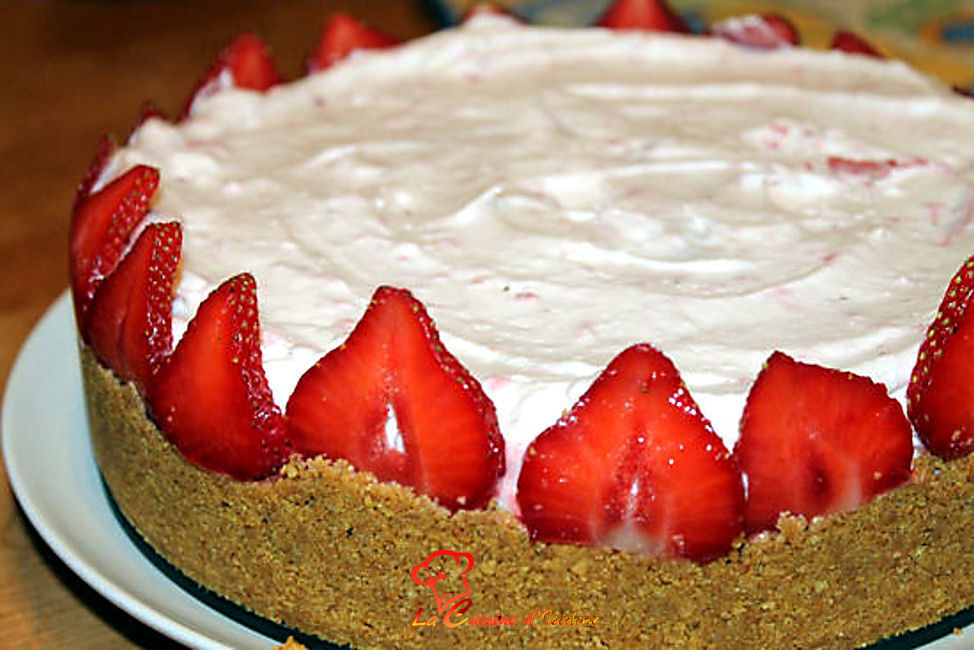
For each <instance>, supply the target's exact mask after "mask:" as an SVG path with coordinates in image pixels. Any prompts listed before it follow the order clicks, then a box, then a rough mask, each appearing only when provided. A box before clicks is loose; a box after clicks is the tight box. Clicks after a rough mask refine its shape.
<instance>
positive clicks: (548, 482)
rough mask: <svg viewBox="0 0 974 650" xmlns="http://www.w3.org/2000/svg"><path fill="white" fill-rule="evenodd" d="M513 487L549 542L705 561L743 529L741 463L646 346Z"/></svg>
mask: <svg viewBox="0 0 974 650" xmlns="http://www.w3.org/2000/svg"><path fill="white" fill-rule="evenodd" d="M517 488H518V491H517V500H518V505H519V506H520V509H521V520H522V521H523V522H524V524H525V525H526V526H527V528H528V530H529V531H530V533H531V537H532V538H534V539H538V540H542V541H547V542H572V543H577V544H591V545H604V546H611V547H614V548H620V549H624V550H629V551H633V552H638V553H644V554H647V555H651V556H662V557H686V558H690V559H692V560H696V561H697V562H708V561H710V560H712V559H714V558H717V557H720V556H721V555H724V554H725V553H726V552H727V551H728V550H729V549H730V547H731V544H732V542H733V541H734V539H735V538H736V537H737V536H738V535H740V533H741V530H742V520H743V510H744V488H743V485H742V482H741V473H740V470H739V469H738V467H737V463H736V462H735V461H734V459H733V457H732V456H731V454H730V453H729V452H728V451H727V449H726V448H725V447H724V444H723V443H722V442H721V440H720V438H718V437H717V435H716V434H715V433H714V431H713V429H712V428H711V427H710V424H709V423H708V422H707V420H706V419H705V418H704V416H703V415H702V414H701V413H700V410H699V409H698V408H697V405H696V403H695V402H694V401H693V398H692V397H691V396H690V394H689V392H688V391H687V389H686V386H685V385H684V384H683V382H682V381H681V379H680V375H679V373H678V372H677V370H676V368H675V367H674V366H673V363H672V362H671V361H670V360H669V359H667V358H666V357H665V356H664V355H663V354H662V353H660V352H658V351H657V350H656V349H654V348H653V347H652V346H650V345H646V344H641V345H635V346H632V347H630V348H628V349H626V350H625V351H623V352H622V353H621V354H620V355H619V356H617V357H616V358H615V359H613V360H612V362H611V363H610V364H609V365H608V367H607V368H606V369H605V370H604V371H603V372H602V374H601V375H599V377H598V378H597V379H596V380H595V382H594V383H593V384H592V386H591V388H589V390H588V392H586V393H585V394H584V395H583V396H582V397H581V398H580V399H579V400H578V402H577V403H576V404H575V405H574V406H573V407H572V409H571V411H569V412H568V413H566V414H565V415H563V416H562V418H561V419H560V420H559V421H558V422H557V423H556V424H555V425H554V426H552V427H550V428H549V429H547V430H545V431H544V432H543V433H542V434H541V435H539V436H538V437H537V438H536V439H535V440H534V442H532V443H531V445H530V446H529V447H528V449H527V452H526V454H525V456H524V465H523V467H522V468H521V475H520V478H519V479H518V486H517Z"/></svg>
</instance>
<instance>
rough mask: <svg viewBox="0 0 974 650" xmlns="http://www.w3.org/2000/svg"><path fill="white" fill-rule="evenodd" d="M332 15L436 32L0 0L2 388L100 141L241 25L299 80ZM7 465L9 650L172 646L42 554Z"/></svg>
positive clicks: (168, 104) (294, 13) (410, 11)
mask: <svg viewBox="0 0 974 650" xmlns="http://www.w3.org/2000/svg"><path fill="white" fill-rule="evenodd" d="M337 10H344V11H349V12H351V13H353V14H354V15H356V16H357V17H359V18H360V19H362V20H365V21H366V22H369V23H370V24H372V25H374V26H376V27H378V28H380V29H382V30H384V31H387V32H389V33H392V34H395V35H397V36H400V37H403V38H409V37H414V36H418V35H421V34H423V33H426V32H429V31H431V30H433V29H434V28H435V22H434V19H433V17H432V15H431V14H430V13H429V12H428V10H427V8H426V5H425V4H424V3H422V2H420V0H389V1H382V2H379V1H376V0H372V1H365V2H361V1H360V2H355V1H354V0H349V1H347V2H340V1H337V0H330V1H329V0H319V1H310V0H303V1H297V0H286V1H282V0H277V1H276V2H269V1H268V2H253V1H247V2H239V1H237V2H230V1H223V2H190V1H187V0H183V1H169V2H148V1H144V0H143V1H138V2H135V1H130V2H105V1H102V2H91V1H88V2H81V1H73V2H64V1H60V2H54V1H47V2H40V1H34V2H11V1H9V0H7V1H5V2H0V389H2V388H3V387H4V386H5V385H6V380H7V376H8V374H9V372H10V368H11V365H12V364H13V361H14V358H15V356H16V354H17V351H18V350H19V348H20V346H21V344H22V343H23V341H24V338H25V337H26V336H27V334H28V333H29V332H30V330H31V328H32V327H33V326H34V324H35V323H36V322H37V320H38V318H40V316H41V315H42V314H43V312H44V310H45V309H46V308H47V307H48V306H49V305H50V304H51V302H52V301H54V299H55V298H56V297H57V296H58V294H60V293H61V292H62V291H63V290H64V289H65V288H66V286H67V264H66V261H67V257H66V250H67V232H68V211H69V208H70V205H71V202H72V199H73V196H74V190H75V186H76V184H77V182H78V180H79V179H80V178H81V175H82V173H83V172H84V170H85V169H86V168H87V165H88V162H89V160H90V159H91V156H92V154H93V152H94V149H95V145H96V144H97V142H98V140H99V138H100V136H101V135H102V134H104V133H114V134H116V135H117V136H118V137H120V138H124V136H125V134H126V133H127V131H128V129H129V127H130V125H131V124H132V122H133V120H134V118H135V116H136V113H137V112H138V108H139V106H140V105H141V103H142V102H143V100H146V99H152V100H153V101H154V102H155V103H156V104H157V105H158V106H159V107H161V108H162V109H163V110H164V111H166V112H167V113H168V114H170V115H172V114H175V113H176V112H178V111H179V109H180V108H181V107H182V104H183V102H184V101H185V98H186V95H187V93H188V91H189V89H190V88H191V87H192V85H193V82H194V81H195V80H196V78H197V77H198V76H199V75H200V74H202V72H203V71H204V69H205V68H206V67H207V65H208V64H209V63H210V61H211V60H212V58H213V56H215V54H216V53H217V52H218V51H219V50H220V48H221V47H222V46H223V45H225V44H226V43H227V42H229V41H230V40H231V39H232V38H233V37H234V36H235V35H236V34H238V33H240V32H242V31H253V32H256V33H257V34H259V35H260V36H261V37H262V38H264V40H265V41H266V42H267V43H268V44H269V45H270V47H271V49H272V51H273V52H274V55H275V58H276V59H277V62H278V64H279V66H280V67H281V69H282V71H283V72H284V73H285V75H287V76H289V77H290V76H297V75H298V74H300V72H301V69H302V64H303V60H304V57H305V55H306V54H307V53H308V52H309V50H310V49H311V48H312V47H313V45H314V42H315V39H316V38H317V35H318V32H319V29H320V26H321V25H322V23H323V22H324V20H325V18H326V17H327V16H329V15H330V14H331V13H332V12H333V11H337ZM0 473H2V474H3V476H2V479H0V622H2V625H0V648H69V647H70V648H75V649H82V648H128V647H152V648H157V647H172V646H173V645H174V644H172V643H171V642H169V641H168V640H167V639H165V638H163V637H162V636H160V635H158V634H157V633H155V632H154V631H152V630H151V629H149V628H147V627H145V626H143V625H141V624H140V623H139V622H138V621H136V620H135V619H133V618H131V617H129V616H128V615H126V614H125V613H124V612H122V611H121V610H119V609H117V608H116V607H114V606H113V605H112V604H111V603H109V602H108V601H106V600H105V599H103V598H102V597H100V596H99V595H98V594H97V593H96V592H95V591H93V590H92V589H91V588H89V587H88V586H87V585H85V584H84V583H83V582H82V581H81V580H80V579H78V578H77V577H75V576H74V575H73V574H72V573H71V571H70V570H69V569H67V568H66V567H65V566H64V565H63V564H62V563H61V562H60V561H59V560H58V559H57V558H56V557H55V556H54V555H53V553H52V552H51V551H50V550H49V549H47V547H46V546H45V545H44V543H43V542H42V541H40V540H39V539H38V537H37V535H36V533H34V531H33V530H32V529H31V527H30V525H29V524H28V523H27V522H26V520H25V518H24V515H23V513H22V512H21V511H20V510H19V508H18V507H17V505H16V502H15V500H14V497H13V495H12V493H11V491H10V487H9V484H8V483H7V480H6V473H5V472H4V470H3V468H0Z"/></svg>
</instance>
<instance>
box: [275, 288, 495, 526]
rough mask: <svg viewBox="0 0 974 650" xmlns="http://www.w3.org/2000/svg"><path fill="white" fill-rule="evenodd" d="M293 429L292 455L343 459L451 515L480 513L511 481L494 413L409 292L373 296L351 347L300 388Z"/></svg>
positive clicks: (293, 403) (291, 404) (321, 364)
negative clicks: (500, 484) (500, 485)
mask: <svg viewBox="0 0 974 650" xmlns="http://www.w3.org/2000/svg"><path fill="white" fill-rule="evenodd" d="M287 422H288V429H289V437H290V438H291V440H292V441H293V443H294V449H295V451H297V452H299V453H301V454H304V455H305V456H317V455H320V454H324V455H325V456H328V457H330V458H344V459H346V460H348V461H349V462H350V463H352V465H354V466H355V467H357V468H358V469H360V470H365V471H369V472H372V473H373V474H375V475H376V477H377V478H378V479H379V480H380V481H395V482H397V483H399V484H401V485H407V486H411V487H412V488H414V489H415V490H416V491H417V492H418V493H420V494H426V495H429V496H430V497H431V498H433V499H435V500H436V501H438V502H439V503H440V504H442V505H443V506H445V507H447V508H449V509H451V510H456V509H458V508H480V507H483V506H484V505H485V504H486V503H487V502H488V501H489V500H490V498H491V497H492V496H493V494H494V490H495V485H496V482H497V478H498V477H499V476H500V475H501V474H503V472H504V439H503V438H502V437H501V434H500V431H499V430H498V428H497V417H496V415H495V413H494V405H493V404H492V403H491V401H490V399H488V398H487V396H486V395H485V394H484V392H483V390H482V389H481V387H480V384H479V383H478V382H477V380H476V379H474V378H473V377H472V376H471V375H470V374H469V373H468V372H467V371H466V369H464V367H463V366H461V365H460V362H459V361H457V360H456V358H455V357H454V356H453V355H452V354H450V353H449V352H448V351H447V350H446V348H444V347H443V344H442V343H441V342H440V339H439V335H438V334H437V331H436V327H435V326H434V324H433V321H432V320H431V319H430V317H429V316H428V315H427V313H426V310H425V309H424V308H423V305H422V304H421V303H420V302H419V301H418V300H416V299H415V298H414V297H413V296H412V295H411V294H410V293H409V292H408V291H406V290H405V289H394V288H392V287H379V289H377V290H376V292H375V294H374V295H373V296H372V301H371V303H370V304H369V308H368V309H367V310H366V312H365V315H364V316H363V317H362V319H361V320H360V321H359V323H358V325H356V326H355V329H354V330H353V331H352V333H351V335H349V337H348V339H347V340H346V341H345V343H343V344H342V345H341V346H339V347H338V348H336V349H334V350H332V351H331V352H329V353H328V354H326V355H325V356H324V357H322V358H321V359H320V360H319V361H318V363H316V364H315V365H314V366H312V367H311V368H310V369H309V370H308V371H307V372H306V373H305V374H304V376H302V377H301V379H300V380H299V381H298V385H297V387H296V388H295V389H294V393H293V394H292V395H291V399H290V401H288V404H287Z"/></svg>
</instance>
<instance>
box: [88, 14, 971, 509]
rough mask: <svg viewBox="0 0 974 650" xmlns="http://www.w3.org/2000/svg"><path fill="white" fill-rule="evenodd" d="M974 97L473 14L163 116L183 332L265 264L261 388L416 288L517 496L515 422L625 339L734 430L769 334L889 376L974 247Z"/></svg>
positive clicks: (544, 420)
mask: <svg viewBox="0 0 974 650" xmlns="http://www.w3.org/2000/svg"><path fill="white" fill-rule="evenodd" d="M972 132H974V104H971V103H970V101H969V100H966V99H964V98H960V97H957V96H955V95H954V94H953V93H951V92H950V91H949V89H947V88H945V87H943V86H941V85H939V84H937V83H936V82H934V81H931V80H929V79H927V78H925V77H923V76H921V75H919V74H917V73H916V72H914V71H912V70H911V69H910V68H908V67H907V66H906V65H904V64H901V63H898V62H893V61H881V60H876V59H871V58H867V57H860V56H850V55H846V54H843V53H841V52H827V53H824V52H812V51H808V50H804V49H800V48H784V49H780V50H775V51H756V50H754V49H748V48H744V47H740V46H737V45H734V44H732V43H728V42H726V41H724V40H721V39H714V38H705V37H692V36H680V35H669V34H643V33H616V32H608V31H605V30H599V29H586V30H557V29H544V28H532V27H527V26H523V25H520V24H518V23H516V22H514V21H511V20H507V19H504V18H501V17H497V16H478V17H477V18H475V19H474V20H472V21H471V22H470V23H468V24H467V25H466V26H464V27H463V28H460V29H457V30H450V31H445V32H440V33H437V34H434V35H432V36H429V37H426V38H424V39H420V40H417V41H414V42H411V43H408V44H405V45H403V46H401V47H399V48H396V49H394V50H391V51H382V52H360V53H357V54H356V55H354V56H353V57H352V58H351V59H349V60H347V61H344V62H342V63H341V64H339V65H336V66H334V67H333V68H330V69H329V70H327V71H324V72H321V73H317V74H312V75H310V76H309V77H307V78H305V79H302V80H300V81H297V82H295V83H292V84H287V85H283V86H278V87H275V88H273V89H272V90H270V91H269V92H268V93H266V94H260V93H255V92H251V91H245V90H238V89H234V88H221V89H219V90H217V91H215V92H214V93H213V94H212V95H209V96H206V97H201V98H199V99H198V100H197V101H196V102H194V104H193V108H192V112H191V114H190V116H189V117H188V118H187V119H186V120H185V121H183V122H182V123H180V124H177V125H173V124H170V123H167V122H164V121H161V120H156V119H150V120H148V121H147V122H146V123H145V124H144V125H143V126H142V127H141V128H140V129H139V130H138V131H136V133H135V134H134V136H133V138H132V139H131V141H130V143H129V144H128V145H127V146H126V147H125V148H123V149H121V150H120V151H119V152H118V153H117V154H116V155H115V156H114V158H113V160H112V162H111V164H110V165H109V166H108V168H107V169H106V171H105V173H104V174H103V177H102V179H101V181H100V182H101V184H104V183H105V182H107V181H108V180H109V179H111V178H113V177H115V176H117V175H118V174H120V173H121V172H123V171H124V170H126V169H128V168H130V167H131V166H133V165H135V164H137V163H143V164H147V165H151V166H154V167H157V168H158V169H159V170H160V171H161V179H162V180H161V184H160V189H159V191H158V194H157V202H156V204H155V205H154V207H153V212H152V219H153V220H157V221H166V220H172V219H178V220H179V221H181V222H182V226H183V233H184V234H183V260H184V266H183V270H182V275H181V279H180V282H179V285H178V289H177V296H176V301H175V305H174V318H175V321H176V322H175V330H176V331H175V337H176V340H178V339H179V337H180V336H181V334H182V332H183V330H184V329H185V327H186V323H187V322H188V321H189V320H190V319H191V318H192V316H193V315H194V314H195V312H196V309H197V307H198V305H199V304H200V303H201V302H202V301H203V299H204V298H205V297H206V296H207V295H208V294H209V292H210V291H212V290H213V289H214V288H215V287H217V286H219V285H220V284H221V282H223V281H224V280H226V279H227V278H229V277H231V276H234V275H236V274H238V273H240V272H243V271H249V272H250V273H252V274H253V275H254V277H255V278H256V280H257V285H258V291H259V302H260V312H261V313H260V318H261V327H262V332H263V339H262V346H261V347H262V350H263V356H264V363H265V367H266V371H267V375H268V378H269V381H270V385H271V388H272V390H273V393H274V399H275V401H276V402H277V403H278V404H279V405H283V404H284V403H285V402H286V401H287V399H288V396H289V395H290V394H291V392H292V390H293V388H294V385H295V383H296V382H297V380H298V378H299V377H300V376H301V375H302V374H303V373H304V372H305V371H306V370H307V369H308V368H309V367H310V366H311V365H312V364H314V362H315V361H316V360H317V359H318V358H319V357H320V356H321V355H322V354H324V353H325V352H327V351H328V350H330V349H332V348H333V347H335V346H336V345H338V344H339V343H340V342H341V341H343V340H344V339H345V337H346V336H347V335H348V333H349V331H350V330H351V329H352V327H353V325H354V324H355V322H356V321H357V320H358V319H359V318H360V317H361V316H362V314H363V312H364V311H365V309H366V306H367V304H368V301H369V298H370V296H371V295H372V293H373V291H374V290H375V288H376V287H377V286H380V285H387V284H388V285H395V286H401V287H408V288H409V289H410V290H411V291H412V292H413V294H414V295H415V296H416V298H418V299H419V300H420V301H422V303H423V304H425V305H426V307H427V309H428V311H429V314H430V316H431V317H432V318H433V319H434V320H435V321H436V324H437V327H438V329H439V331H440V333H441V336H442V340H443V342H444V344H445V345H446V346H447V348H448V349H449V350H450V351H451V352H453V354H454V355H456V357H457V358H458V359H459V360H460V362H461V363H463V364H464V365H465V366H466V367H467V368H469V370H470V371H471V373H472V374H473V376H474V377H476V378H478V379H479V380H480V381H481V382H482V384H483V387H484V390H485V392H486V393H487V395H488V396H489V397H490V398H491V399H492V400H493V402H494V404H495V406H496V409H497V415H498V419H499V423H500V429H501V432H502V433H503V435H504V437H505V439H506V441H507V454H508V459H507V466H508V472H507V475H506V477H505V479H504V483H503V485H502V486H501V498H502V501H504V502H507V503H510V502H511V501H512V496H511V495H512V492H513V487H514V485H515V484H516V481H517V475H518V471H519V468H520V465H521V457H522V455H523V453H524V450H525V448H526V447H527V445H528V443H529V442H530V441H531V440H532V439H533V438H534V437H535V436H537V435H538V434H539V433H540V432H541V431H542V430H544V429H545V428H547V427H549V426H550V425H552V424H553V423H554V422H555V421H556V420H557V419H558V418H559V416H560V415H561V414H562V412H563V411H564V410H565V409H567V408H569V407H570V406H571V405H572V404H573V403H574V402H575V400H576V399H577V398H578V397H579V395H580V394H581V393H582V392H583V391H585V389H587V388H588V386H589V385H590V384H591V382H592V380H593V378H594V377H595V376H596V375H597V374H598V373H599V372H600V371H601V370H602V369H603V368H604V367H605V366H606V364H607V363H608V362H609V360H611V359H612V358H613V357H614V356H615V355H616V354H618V353H619V352H620V351H621V350H623V349H625V348H627V347H628V346H630V345H632V344H633V343H637V342H649V343H651V344H653V345H654V346H655V347H656V348H658V349H659V350H662V351H664V352H665V354H666V355H667V356H668V357H669V358H671V359H672V360H673V362H674V363H675V364H676V366H677V367H678V368H679V370H680V373H681V374H682V377H683V379H684V380H685V381H686V384H687V386H688V387H689V390H690V392H691V394H692V395H693V397H694V398H695V399H696V401H697V403H698V404H699V406H700V408H701V410H702V412H703V413H704V414H705V415H706V416H707V417H708V418H709V419H710V421H711V422H712V423H713V426H714V429H715V430H716V432H717V433H718V434H719V435H720V436H721V437H722V438H723V440H724V441H725V444H726V445H727V447H728V448H731V447H732V446H733V444H734V441H735V440H736V438H737V430H738V423H739V420H740V417H741V413H742V410H743V407H744V402H745V398H746V395H747V392H748V389H749V388H750V386H751V384H752V382H753V381H754V378H755V377H756V376H757V374H758V372H759V371H760V369H761V366H762V363H763V362H764V361H765V359H767V358H768V356H769V354H770V353H771V352H772V351H773V350H776V349H777V350H783V351H785V352H787V353H788V354H789V355H791V356H793V357H795V358H797V359H800V360H802V361H806V362H809V363H816V364H821V365H824V366H827V367H832V368H839V369H843V370H849V371H853V372H856V373H859V374H863V375H867V376H869V377H871V378H872V379H873V380H875V381H877V382H882V383H884V384H885V385H886V386H887V387H888V388H889V390H890V391H891V393H892V394H893V395H895V396H897V397H898V398H900V399H902V396H903V395H904V393H905V388H906V385H907V382H908V381H909V377H910V371H911V369H912V367H913V363H914V361H915V359H916V354H917V349H918V347H919V344H920V341H921V339H922V337H923V333H924V330H925V328H926V325H927V324H928V323H929V322H930V321H931V319H932V317H933V315H934V314H935V312H936V308H937V304H938V302H939V299H940V296H941V295H942V293H943V289H944V287H945V285H946V283H947V281H948V280H949V278H950V276H951V274H952V272H953V271H954V269H956V268H957V267H958V266H959V264H960V262H961V261H962V260H963V259H965V258H966V257H967V256H968V255H969V254H970V252H971V251H972V250H974V150H972V148H971V147H970V146H969V142H970V133H972Z"/></svg>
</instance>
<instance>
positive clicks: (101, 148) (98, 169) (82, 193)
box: [71, 135, 115, 215]
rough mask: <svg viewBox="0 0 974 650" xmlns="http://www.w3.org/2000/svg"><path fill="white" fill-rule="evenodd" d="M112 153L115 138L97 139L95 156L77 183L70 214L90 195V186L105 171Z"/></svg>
mask: <svg viewBox="0 0 974 650" xmlns="http://www.w3.org/2000/svg"><path fill="white" fill-rule="evenodd" d="M113 153H115V140H113V139H112V137H111V136H109V135H105V136H102V139H101V140H99V141H98V149H96V150H95V157H94V158H93V159H92V161H91V163H90V164H89V165H88V169H87V171H85V175H84V176H83V177H82V178H81V182H80V183H78V190H77V192H76V193H75V195H74V205H73V206H72V208H71V214H72V215H73V214H75V213H77V212H78V209H79V208H80V207H81V204H82V203H84V202H85V200H86V199H87V198H88V197H89V196H90V195H91V188H93V187H94V186H95V183H97V182H98V178H99V177H100V176H101V173H102V172H103V171H105V166H106V165H107V164H108V161H109V159H110V158H111V157H112V154H113Z"/></svg>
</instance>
